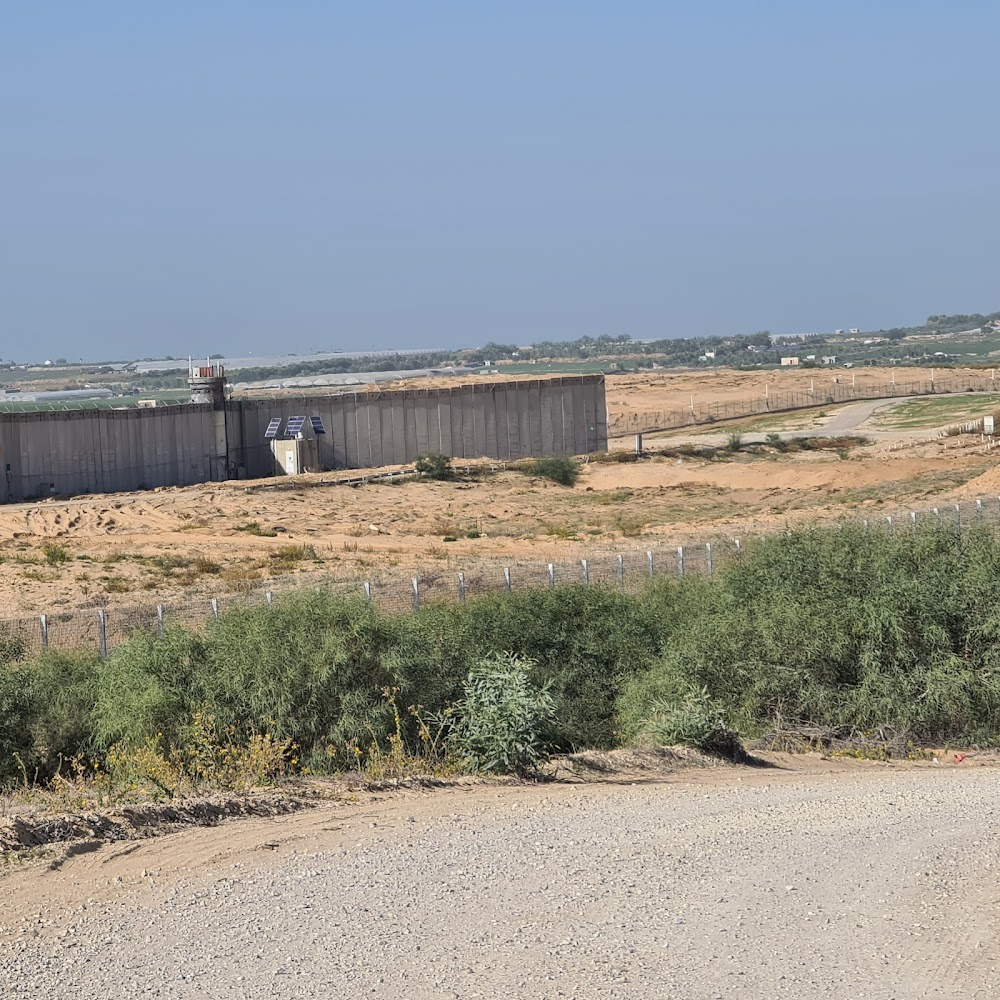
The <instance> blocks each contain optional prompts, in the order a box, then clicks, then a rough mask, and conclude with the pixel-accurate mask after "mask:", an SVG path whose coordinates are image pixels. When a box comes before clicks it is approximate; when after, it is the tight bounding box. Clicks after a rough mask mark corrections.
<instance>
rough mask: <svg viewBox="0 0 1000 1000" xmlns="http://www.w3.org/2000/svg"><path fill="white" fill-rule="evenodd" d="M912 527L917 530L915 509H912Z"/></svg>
mask: <svg viewBox="0 0 1000 1000" xmlns="http://www.w3.org/2000/svg"><path fill="white" fill-rule="evenodd" d="M910 528H911V529H912V530H913V531H916V530H917V512H916V511H915V510H911V511H910Z"/></svg>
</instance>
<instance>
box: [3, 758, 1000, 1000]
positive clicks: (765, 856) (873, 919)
mask: <svg viewBox="0 0 1000 1000" xmlns="http://www.w3.org/2000/svg"><path fill="white" fill-rule="evenodd" d="M703 778H704V780H698V779H697V778H690V777H683V778H681V779H680V780H673V781H671V782H667V783H651V784H639V785H596V786H595V785H581V786H566V785H558V786H553V785H550V786H547V787H540V788H539V787H533V788H501V789H496V788H486V789H483V788H476V789H472V790H459V791H454V792H451V793H434V794H432V795H430V796H424V797H416V798H413V797H411V798H408V799H407V798H404V799H401V800H395V801H389V802H379V803H375V804H374V805H371V804H369V805H365V806H348V805H336V806H321V807H320V808H318V809H316V810H312V811H310V813H309V814H301V815H299V816H294V817H288V818H283V819H281V820H277V821H256V820H253V821H247V822H246V823H245V824H244V823H240V824H233V825H228V826H226V827H224V828H222V829H219V830H211V831H194V832H190V833H183V834H179V835H172V836H168V837H164V838H161V839H160V840H159V841H155V842H151V843H148V844H142V845H140V846H139V848H138V849H137V850H136V849H134V848H132V850H133V851H134V853H132V854H129V855H127V856H124V855H123V854H122V853H121V852H122V847H121V845H111V846H110V847H107V848H103V849H102V850H101V851H99V852H96V853H95V854H92V855H87V856H81V857H78V858H74V859H72V860H71V861H70V862H68V863H67V864H66V865H65V866H64V867H63V868H61V869H60V870H59V871H56V872H51V873H48V874H42V875H38V874H34V873H27V875H26V873H23V872H22V873H16V872H15V873H14V874H13V875H11V876H8V877H7V878H6V879H5V880H2V881H0V902H2V903H3V904H4V909H3V911H2V912H3V913H4V914H5V915H4V916H0V920H4V921H5V922H6V923H7V924H8V927H7V928H6V935H5V936H4V935H0V940H2V943H0V984H2V986H3V995H4V996H5V997H53V996H58V997H61V998H75V997H81V998H83V997H85V998H88V1000H91V998H94V997H101V998H108V1000H111V998H118V997H122V998H124V997H138V996H157V997H162V998H195V997H198V998H201V997H212V998H218V1000H223V998H225V1000H228V998H248V997H281V998H286V997H287V998H293V997H294V998H313V997H316V998H319V997H322V998H324V1000H325V998H329V997H342V998H354V997H401V996H407V997H412V998H418V1000H422V998H431V997H433V998H440V997H462V998H468V997H477V996H482V997H496V996H508V997H517V998H552V997H588V998H595V997H601V998H603V997H621V998H629V1000H636V998H653V997H656V998H660V1000H662V998H676V1000H682V998H683V1000H703V998H716V997H726V998H729V997H735V996H739V997H741V998H749V1000H757V998H760V1000H763V998H775V997H781V998H784V997H788V998H791V997H795V998H803V997H810V998H812V997H837V998H843V997H848V996H851V997H853V996H864V997H866V998H869V1000H889V998H897V1000H921V998H931V997H934V998H936V1000H959V998H961V1000H966V998H980V997H981V998H986V997H987V996H995V988H996V983H997V981H998V976H1000V971H998V969H1000V951H998V946H997V940H996V937H995V932H996V930H997V928H998V915H1000V911H998V900H1000V889H998V885H1000V880H998V878H997V876H998V875H1000V835H998V832H997V831H998V829H1000V824H998V822H997V820H998V804H1000V771H998V770H994V769H989V768H966V767H965V766H952V767H944V766H942V767H941V768H940V769H938V770H934V769H931V768H926V769H923V770H895V769H880V768H872V769H861V770H853V771H847V772H842V773H833V774H801V773H800V774H790V775H789V774H783V773H782V772H780V771H756V772H753V771H745V770H744V771H726V772H724V773H719V774H715V775H706V776H703ZM320 814H322V815H320ZM265 848H267V849H265ZM128 849H129V848H127V850H128ZM116 851H117V853H116ZM28 875H30V878H29V877H28ZM29 893H30V894H33V895H34V898H33V899H32V900H29V899H28V898H27V894H29ZM87 897H89V898H90V899H91V902H90V903H89V904H85V899H86V898H87ZM71 904H72V905H71ZM81 906H84V907H85V908H82V909H81Z"/></svg>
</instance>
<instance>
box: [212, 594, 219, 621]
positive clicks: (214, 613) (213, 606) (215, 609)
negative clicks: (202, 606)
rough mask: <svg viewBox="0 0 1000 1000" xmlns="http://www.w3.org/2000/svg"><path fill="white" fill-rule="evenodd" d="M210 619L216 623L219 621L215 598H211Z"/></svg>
mask: <svg viewBox="0 0 1000 1000" xmlns="http://www.w3.org/2000/svg"><path fill="white" fill-rule="evenodd" d="M212 617H213V618H214V619H215V620H216V621H218V620H219V599H218V598H217V597H213V598H212Z"/></svg>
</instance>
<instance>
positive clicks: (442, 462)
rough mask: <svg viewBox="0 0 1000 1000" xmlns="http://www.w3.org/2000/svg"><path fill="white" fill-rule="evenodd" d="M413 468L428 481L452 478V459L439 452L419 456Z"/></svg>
mask: <svg viewBox="0 0 1000 1000" xmlns="http://www.w3.org/2000/svg"><path fill="white" fill-rule="evenodd" d="M413 468H414V469H416V470H417V472H419V473H421V474H422V475H424V476H426V477H427V478H428V479H447V478H448V477H449V476H451V459H450V458H449V457H448V456H447V455H442V454H441V453H440V452H439V451H432V452H431V453H430V454H428V455H418V456H417V460H416V462H414V463H413Z"/></svg>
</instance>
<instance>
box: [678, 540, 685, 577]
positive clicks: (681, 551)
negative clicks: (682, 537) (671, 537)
mask: <svg viewBox="0 0 1000 1000" xmlns="http://www.w3.org/2000/svg"><path fill="white" fill-rule="evenodd" d="M677 575H678V576H683V575H684V546H683V545H678V546H677Z"/></svg>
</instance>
